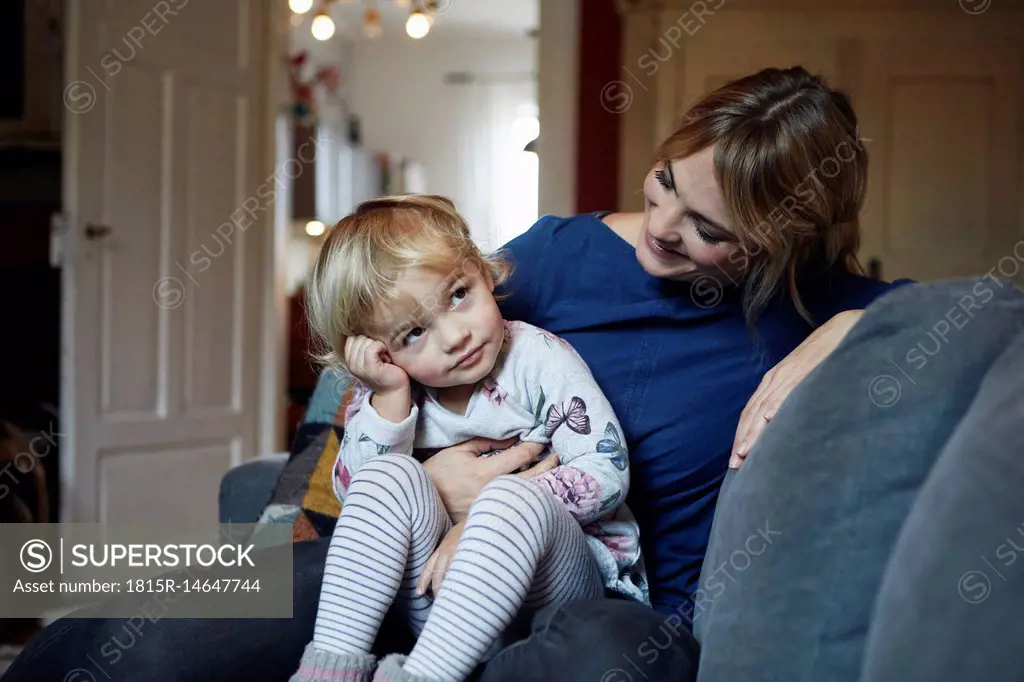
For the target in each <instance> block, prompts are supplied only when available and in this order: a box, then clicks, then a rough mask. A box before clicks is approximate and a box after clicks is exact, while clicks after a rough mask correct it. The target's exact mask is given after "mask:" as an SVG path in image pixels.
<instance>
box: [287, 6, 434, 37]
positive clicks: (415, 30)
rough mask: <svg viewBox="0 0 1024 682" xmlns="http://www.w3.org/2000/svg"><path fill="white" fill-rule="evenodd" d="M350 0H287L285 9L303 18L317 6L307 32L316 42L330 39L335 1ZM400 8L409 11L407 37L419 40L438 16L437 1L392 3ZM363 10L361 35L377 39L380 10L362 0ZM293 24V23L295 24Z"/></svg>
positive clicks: (428, 30) (380, 30)
mask: <svg viewBox="0 0 1024 682" xmlns="http://www.w3.org/2000/svg"><path fill="white" fill-rule="evenodd" d="M353 1H354V0H288V7H289V9H291V11H292V12H293V13H294V14H296V15H303V14H306V13H307V12H309V11H311V10H312V9H313V6H314V4H316V5H318V6H319V7H318V9H317V11H316V14H315V15H314V16H313V23H312V24H311V26H310V31H311V32H312V34H313V37H314V38H316V39H317V40H330V39H331V37H332V36H334V31H335V26H334V20H333V19H332V18H331V13H330V7H331V5H332V4H334V3H335V2H341V3H346V2H353ZM394 2H395V4H396V5H397V6H399V7H402V8H406V7H408V8H409V17H408V18H407V19H406V21H405V32H406V34H407V35H408V36H409V37H410V38H415V39H417V40H419V39H420V38H422V37H424V36H425V35H427V33H429V32H430V27H431V26H433V25H434V17H435V16H437V14H438V8H439V5H440V3H439V0H394ZM364 6H365V9H364V11H363V36H365V37H367V38H370V39H373V38H379V37H380V35H381V33H382V32H383V31H382V28H381V21H380V10H379V9H377V0H365V1H364ZM296 25H297V24H296Z"/></svg>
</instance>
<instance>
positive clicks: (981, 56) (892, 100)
mask: <svg viewBox="0 0 1024 682" xmlns="http://www.w3.org/2000/svg"><path fill="white" fill-rule="evenodd" d="M968 18H970V17H968ZM1018 20H1020V21H1024V17H1022V16H1021V15H1020V14H1018ZM1018 28H1019V36H1018V37H1017V38H1016V39H1014V40H1009V39H1007V40H993V39H991V38H989V39H986V38H985V37H983V36H975V37H970V36H967V37H965V36H953V37H950V36H949V35H948V34H941V33H938V34H936V35H934V36H928V37H927V38H923V39H921V38H919V39H918V40H915V41H908V40H905V41H901V42H899V43H896V42H894V41H888V40H886V41H878V42H873V43H868V44H867V45H865V49H864V52H863V54H864V67H863V72H862V74H863V75H862V77H861V83H862V87H861V89H860V95H861V101H862V102H863V104H864V106H862V107H860V110H861V112H862V114H861V121H860V123H861V130H862V131H863V132H862V135H863V136H864V137H866V138H869V139H870V140H871V142H869V143H868V149H869V151H870V153H871V155H872V156H871V165H870V168H869V175H870V178H869V182H868V187H869V191H868V197H867V202H866V203H865V206H864V212H863V214H862V219H861V223H862V226H863V229H864V244H863V248H862V249H861V259H862V261H864V262H867V260H868V259H870V258H877V259H878V260H879V262H880V263H881V266H882V275H883V276H884V277H886V278H890V279H891V278H895V277H910V278H913V279H916V280H930V279H937V278H941V277H958V276H965V275H978V274H984V273H987V272H990V271H992V273H993V275H995V276H1003V277H1007V278H1011V279H1012V278H1016V279H1017V281H1018V282H1024V276H1022V275H1024V241H1021V237H1022V236H1024V210H1022V208H1024V202H1022V191H1021V190H1022V188H1024V185H1022V184H1021V183H1022V177H1021V171H1022V169H1024V109H1022V108H1021V105H1020V102H1021V101H1022V99H1021V98H1022V97H1024V80H1022V79H1024V68H1022V65H1024V49H1022V44H1024V23H1022V24H1020V25H1018Z"/></svg>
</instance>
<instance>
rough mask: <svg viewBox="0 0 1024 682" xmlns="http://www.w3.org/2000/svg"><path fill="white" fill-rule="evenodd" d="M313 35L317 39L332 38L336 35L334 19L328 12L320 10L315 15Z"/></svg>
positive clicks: (312, 27)
mask: <svg viewBox="0 0 1024 682" xmlns="http://www.w3.org/2000/svg"><path fill="white" fill-rule="evenodd" d="M310 30H311V31H312V32H313V37H314V38H316V39H317V40H330V39H331V36H333V35H334V20H333V19H331V15H329V14H328V13H327V12H325V11H323V10H320V11H319V12H317V14H316V16H315V17H313V25H312V26H311V27H310Z"/></svg>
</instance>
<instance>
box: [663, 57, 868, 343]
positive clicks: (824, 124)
mask: <svg viewBox="0 0 1024 682" xmlns="http://www.w3.org/2000/svg"><path fill="white" fill-rule="evenodd" d="M711 146H714V148H715V152H714V167H715V179H716V180H717V182H718V185H719V187H721V189H722V195H723V197H724V199H725V205H726V208H727V209H728V210H729V212H730V214H731V216H732V218H733V220H734V221H735V227H736V234H737V237H738V239H739V241H740V247H741V250H740V252H739V254H738V256H737V257H738V258H742V259H743V260H744V261H745V262H744V263H743V268H744V271H745V276H746V279H745V284H744V292H743V302H744V311H745V314H746V317H747V321H748V322H749V323H751V324H753V322H754V320H756V318H757V316H758V315H759V314H760V313H761V312H762V311H763V310H764V309H765V307H766V306H767V305H768V303H769V302H770V301H771V299H772V298H773V297H774V296H775V295H776V294H777V293H778V292H779V291H780V289H781V287H782V286H783V285H784V284H783V283H785V286H787V288H788V292H789V295H790V297H791V298H792V300H793V302H794V304H795V305H796V308H797V310H799V311H800V314H801V315H802V316H803V317H804V318H805V319H807V320H808V321H809V322H811V323H812V324H814V323H815V321H814V320H812V319H811V316H810V313H809V312H808V311H807V308H806V307H805V306H804V303H803V301H802V300H801V297H800V292H799V291H798V284H799V282H800V280H801V279H802V278H803V277H805V276H808V275H812V274H814V273H817V272H821V271H824V270H827V269H829V268H832V267H834V266H836V265H837V264H838V265H839V266H840V267H844V268H846V269H848V270H850V271H851V272H860V273H862V272H863V270H862V268H861V266H860V264H859V263H858V261H857V258H856V254H857V249H858V248H859V246H860V225H859V223H858V214H859V213H860V210H861V206H862V205H863V203H864V195H865V192H866V191H867V169H868V156H867V152H866V150H865V149H864V146H863V144H861V140H860V138H859V136H858V130H857V117H856V115H855V114H854V112H853V107H852V106H851V105H850V100H849V98H848V97H847V96H846V95H845V94H843V93H841V92H839V91H837V90H833V89H831V88H829V87H828V85H827V84H826V83H825V81H824V79H822V78H821V77H818V76H813V75H811V74H810V73H808V72H807V71H806V70H804V69H803V68H801V67H793V68H789V69H765V70H763V71H760V72H758V73H755V74H753V75H750V76H746V77H744V78H740V79H738V80H734V81H731V82H729V83H726V84H725V85H723V86H722V87H720V88H718V89H717V90H714V91H713V92H710V93H708V94H707V95H705V96H704V97H703V98H702V99H700V100H699V101H698V102H697V103H696V104H694V105H693V106H692V107H690V109H689V110H688V111H687V112H686V113H685V114H684V115H683V117H682V120H681V121H680V123H679V126H678V127H677V128H676V130H675V132H673V133H672V134H671V135H669V137H668V138H667V139H666V140H665V141H664V142H663V143H662V144H661V146H660V147H659V148H658V150H657V152H656V153H655V157H656V158H655V163H657V164H664V163H668V162H670V161H673V160H677V159H681V158H684V157H687V156H690V155H691V154H695V153H697V152H699V151H701V150H703V149H706V148H708V147H711ZM817 322H818V323H820V322H821V320H818V321H817Z"/></svg>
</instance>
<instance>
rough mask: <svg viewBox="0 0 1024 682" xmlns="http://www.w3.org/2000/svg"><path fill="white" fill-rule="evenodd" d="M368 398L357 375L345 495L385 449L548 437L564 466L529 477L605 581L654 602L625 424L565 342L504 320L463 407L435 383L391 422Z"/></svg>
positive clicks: (338, 482) (344, 464) (339, 478)
mask: <svg viewBox="0 0 1024 682" xmlns="http://www.w3.org/2000/svg"><path fill="white" fill-rule="evenodd" d="M370 397H371V391H370V390H369V388H368V387H366V386H365V385H359V382H357V386H356V388H355V394H354V397H353V400H352V403H351V405H350V407H349V409H348V411H347V412H346V415H345V435H344V438H343V440H342V443H341V448H340V451H339V454H338V459H337V462H336V463H335V470H334V474H335V475H334V489H335V493H336V494H337V495H338V497H339V499H342V500H344V496H345V494H346V492H347V489H348V484H349V481H351V478H352V476H353V475H354V474H355V472H356V471H358V470H359V468H360V467H361V466H362V465H363V464H364V463H365V462H366V461H368V460H369V459H372V458H373V457H375V456H378V455H381V454H385V453H399V454H407V455H411V456H413V457H416V458H417V459H420V460H421V461H422V460H423V459H425V458H426V457H427V456H429V455H430V454H432V453H434V452H436V451H437V450H438V449H441V448H445V447H449V446H451V445H455V444H457V443H461V442H463V441H466V440H468V439H470V438H473V437H476V436H483V437H487V438H492V439H495V440H503V439H505V438H509V437H512V436H517V437H518V438H519V439H520V440H522V441H534V442H539V443H544V444H545V445H548V446H549V450H550V451H553V452H556V453H557V454H558V456H559V461H560V464H559V466H558V467H556V468H555V469H553V470H551V471H549V472H547V473H545V474H541V475H540V476H537V477H535V478H534V479H532V480H534V481H536V482H537V483H538V484H540V485H542V486H544V487H545V488H547V489H548V490H550V491H551V492H552V493H553V494H554V495H555V496H556V497H557V498H558V499H560V500H561V501H562V503H563V504H565V506H566V508H567V509H568V510H569V512H570V513H571V514H572V515H573V517H574V518H576V520H577V521H578V522H579V523H580V525H581V526H583V530H584V531H585V532H586V533H587V535H588V536H589V539H588V544H589V545H590V547H591V550H592V552H593V553H594V557H595V559H596V560H597V564H598V567H599V569H600V570H601V573H602V575H603V576H604V579H605V586H606V587H607V588H608V589H611V590H615V591H618V592H620V593H622V594H624V595H626V596H629V597H632V598H634V599H637V600H638V601H642V602H644V603H649V597H648V593H647V581H646V576H645V574H644V571H643V562H642V560H641V556H640V541H639V529H638V527H637V524H636V521H635V520H634V519H633V516H632V514H630V512H629V510H628V509H627V508H626V506H625V504H623V501H624V500H625V498H626V494H627V493H628V492H629V457H628V453H627V451H626V444H625V440H624V439H623V437H622V428H621V426H620V425H619V422H618V419H617V418H616V416H615V414H614V412H613V411H612V407H611V405H610V404H609V402H608V399H607V398H606V397H605V396H604V394H603V393H602V391H601V389H600V388H599V387H598V385H597V382H596V381H595V380H594V377H593V375H592V374H591V373H590V370H589V368H588V367H587V365H586V363H584V362H583V359H582V358H581V357H580V356H579V354H578V353H577V352H576V351H575V349H573V347H572V346H570V345H569V344H568V343H567V342H566V341H565V340H563V339H561V338H559V337H557V336H555V335H553V334H551V333H549V332H546V331H544V330H542V329H539V328H537V327H534V326H532V325H529V324H526V323H524V322H506V323H505V348H504V349H503V352H502V354H501V356H500V357H499V360H498V363H497V365H496V366H495V368H494V370H492V372H491V374H490V375H488V376H487V377H486V378H485V379H484V380H483V381H482V382H480V385H479V386H478V387H477V390H476V391H475V392H474V394H473V396H472V397H471V398H470V401H469V404H468V406H467V407H466V412H465V414H456V413H453V412H451V411H449V410H447V409H446V408H444V407H443V406H442V405H441V404H440V403H439V402H438V401H437V400H436V399H435V398H434V393H433V390H432V389H429V388H422V387H421V388H418V389H417V391H416V395H415V399H414V404H413V408H412V411H411V412H410V414H409V416H408V417H407V418H406V419H405V420H404V421H402V422H400V423H394V422H390V421H388V420H386V419H384V418H382V417H381V416H380V415H379V414H377V412H376V410H374V408H373V406H372V405H371V404H370ZM484 456H487V455H484Z"/></svg>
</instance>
